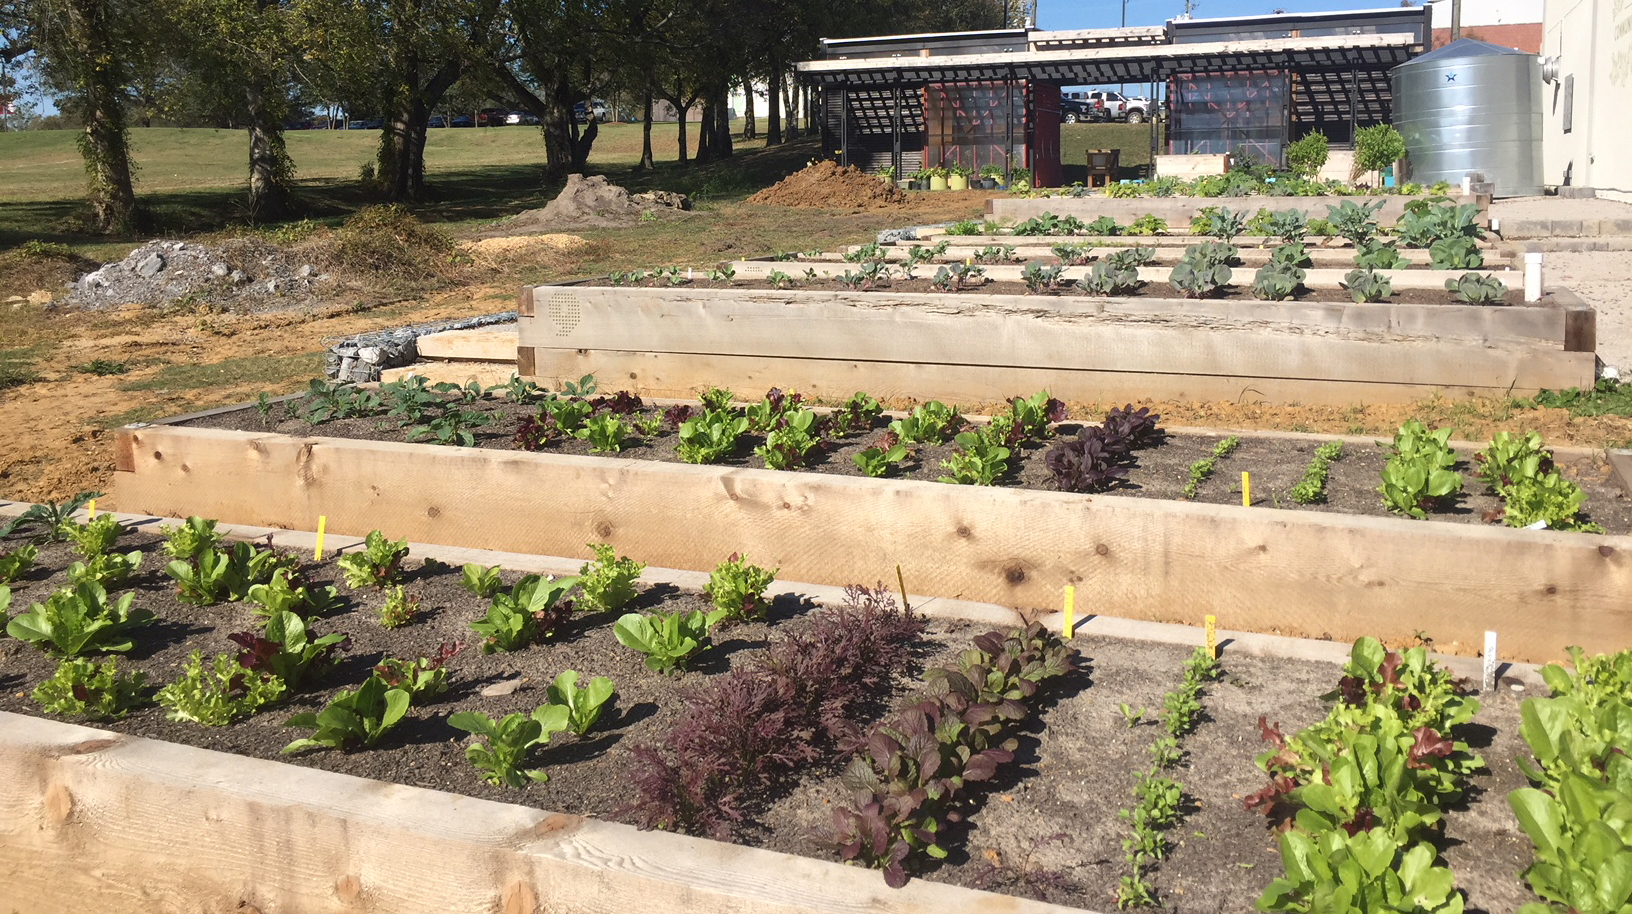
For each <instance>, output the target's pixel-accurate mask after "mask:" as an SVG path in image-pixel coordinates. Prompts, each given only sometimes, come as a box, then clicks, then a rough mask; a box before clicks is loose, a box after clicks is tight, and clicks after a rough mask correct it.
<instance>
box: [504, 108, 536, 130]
mask: <svg viewBox="0 0 1632 914" xmlns="http://www.w3.org/2000/svg"><path fill="white" fill-rule="evenodd" d="M504 122H505V123H506V124H510V125H512V126H516V125H520V126H524V127H537V126H538V115H536V114H534V113H532V112H531V111H512V112H510V116H509V117H507V118H505V119H504Z"/></svg>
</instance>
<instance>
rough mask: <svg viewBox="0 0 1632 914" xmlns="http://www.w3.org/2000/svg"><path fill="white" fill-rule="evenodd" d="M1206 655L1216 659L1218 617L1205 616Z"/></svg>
mask: <svg viewBox="0 0 1632 914" xmlns="http://www.w3.org/2000/svg"><path fill="white" fill-rule="evenodd" d="M1207 656H1209V657H1211V658H1213V659H1214V660H1217V659H1218V617H1217V616H1208V617H1207Z"/></svg>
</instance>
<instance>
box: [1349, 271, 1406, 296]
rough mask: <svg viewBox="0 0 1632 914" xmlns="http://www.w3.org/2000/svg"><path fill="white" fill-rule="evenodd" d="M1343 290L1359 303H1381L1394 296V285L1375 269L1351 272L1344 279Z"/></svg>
mask: <svg viewBox="0 0 1632 914" xmlns="http://www.w3.org/2000/svg"><path fill="white" fill-rule="evenodd" d="M1343 288H1345V289H1348V290H1349V295H1350V297H1352V298H1353V299H1354V300H1355V301H1356V302H1357V303H1364V302H1380V301H1383V300H1384V299H1386V298H1388V297H1389V296H1390V295H1393V294H1394V284H1393V283H1392V282H1390V281H1389V278H1388V277H1387V276H1385V275H1383V274H1382V273H1379V272H1377V271H1376V270H1374V269H1371V268H1369V267H1368V268H1366V269H1364V270H1350V271H1349V272H1348V275H1346V276H1344V277H1343Z"/></svg>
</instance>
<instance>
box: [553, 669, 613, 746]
mask: <svg viewBox="0 0 1632 914" xmlns="http://www.w3.org/2000/svg"><path fill="white" fill-rule="evenodd" d="M612 693H613V688H612V680H610V679H608V678H606V677H605V676H596V677H594V678H593V679H591V680H590V681H589V683H588V684H587V685H584V686H581V687H580V686H579V685H578V671H577V670H565V671H563V672H562V673H561V675H559V676H557V677H555V682H553V683H551V684H550V687H549V689H548V692H547V694H548V695H549V698H550V704H549V706H550V707H560V708H562V709H564V710H565V711H566V720H565V727H564V728H565V729H568V730H571V731H572V732H574V733H576V734H578V735H579V736H583V735H584V734H585V733H588V732H589V730H590V728H591V727H593V726H595V722H596V721H597V720H600V718H601V711H602V709H603V708H605V707H606V703H607V701H608V700H610V699H611V698H612ZM540 710H543V709H540ZM535 714H536V712H535ZM535 719H537V718H536V716H535ZM540 723H544V721H540Z"/></svg>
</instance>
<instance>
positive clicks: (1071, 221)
mask: <svg viewBox="0 0 1632 914" xmlns="http://www.w3.org/2000/svg"><path fill="white" fill-rule="evenodd" d="M1086 229H1087V226H1085V225H1083V222H1082V220H1081V219H1078V218H1077V217H1076V216H1056V215H1054V214H1053V213H1046V212H1045V213H1041V214H1039V215H1036V216H1033V217H1031V218H1030V219H1027V220H1025V221H1023V222H1020V223H1017V224H1016V225H1015V227H1014V228H1013V229H1011V230H1010V233H1011V234H1014V235H1080V234H1082V233H1083V232H1084V231H1085V230H1086Z"/></svg>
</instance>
